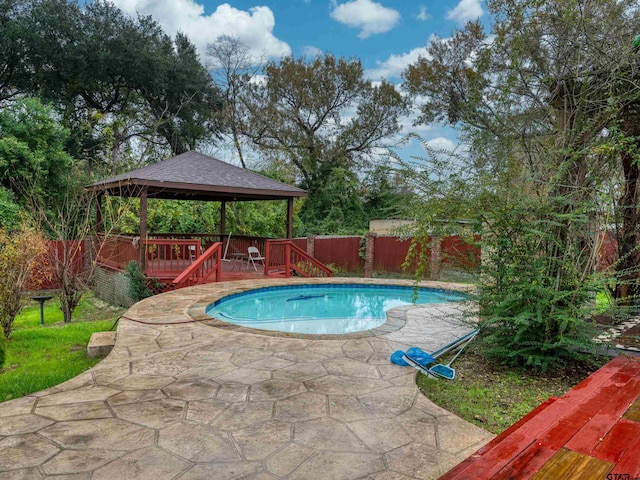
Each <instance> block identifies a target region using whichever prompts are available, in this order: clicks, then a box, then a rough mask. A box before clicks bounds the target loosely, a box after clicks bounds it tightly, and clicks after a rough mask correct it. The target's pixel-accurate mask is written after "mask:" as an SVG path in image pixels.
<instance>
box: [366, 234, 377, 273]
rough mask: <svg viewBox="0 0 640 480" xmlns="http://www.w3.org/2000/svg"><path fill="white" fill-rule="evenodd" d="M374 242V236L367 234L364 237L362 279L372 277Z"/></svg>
mask: <svg viewBox="0 0 640 480" xmlns="http://www.w3.org/2000/svg"><path fill="white" fill-rule="evenodd" d="M375 241H376V234H375V233H373V232H369V233H367V234H366V235H365V252H364V277H365V278H371V277H373V260H374V255H375V252H374V248H373V247H374V244H375Z"/></svg>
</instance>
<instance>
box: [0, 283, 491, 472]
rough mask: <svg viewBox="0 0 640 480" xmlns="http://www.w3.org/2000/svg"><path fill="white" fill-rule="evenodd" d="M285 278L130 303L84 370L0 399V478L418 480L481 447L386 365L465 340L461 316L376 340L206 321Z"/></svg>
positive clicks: (437, 311) (406, 312) (389, 329)
mask: <svg viewBox="0 0 640 480" xmlns="http://www.w3.org/2000/svg"><path fill="white" fill-rule="evenodd" d="M316 281H320V280H316ZM361 281H362V280H360V279H357V280H356V279H330V280H323V282H361ZM298 282H299V280H296V279H290V280H277V281H274V280H269V281H266V282H264V281H242V282H230V283H225V284H210V285H205V286H199V287H193V288H188V289H183V290H179V291H176V292H171V293H167V294H163V295H160V296H156V297H152V298H149V299H147V300H144V301H142V302H140V303H138V304H136V305H134V306H133V307H132V308H131V309H129V310H128V311H127V312H126V313H125V315H124V317H123V318H122V319H121V320H120V323H119V326H118V334H117V342H116V347H115V348H114V350H113V351H112V353H111V354H110V355H109V356H108V357H107V358H106V359H105V360H103V361H102V362H101V363H99V364H98V365H97V366H96V367H94V368H93V369H91V370H90V371H88V372H85V373H84V374H82V375H80V376H78V377H76V378H74V379H72V380H70V381H68V382H66V383H64V384H62V385H59V386H57V387H54V388H51V389H49V390H46V391H42V392H38V393H34V394H31V395H29V396H26V397H23V398H20V399H17V400H13V401H9V402H5V403H0V478H3V479H30V478H56V479H58V478H60V479H62V478H64V479H74V480H75V479H92V480H99V479H109V480H117V479H125V478H126V479H147V478H148V479H153V480H163V479H181V480H187V479H216V480H218V479H219V480H231V479H241V478H242V479H255V480H258V479H260V480H267V479H313V480H316V479H318V480H320V479H331V480H338V479H377V480H402V479H430V478H437V477H439V476H440V475H442V474H443V473H445V472H446V471H447V470H448V469H449V468H451V467H452V466H454V465H455V464H457V463H458V462H459V461H461V460H463V459H464V458H466V457H467V456H468V455H470V454H471V453H473V452H475V451H476V450H477V449H478V448H479V447H480V446H482V445H484V444H485V443H486V442H488V441H489V440H490V439H491V435H490V434H488V433H487V432H485V431H483V430H481V429H480V428H477V427H475V426H473V425H470V424H468V423H467V422H464V421H463V420H461V419H460V418H458V417H456V416H454V415H452V414H451V413H449V412H447V411H445V410H443V409H441V408H439V407H437V406H436V405H434V404H433V403H431V402H430V401H429V400H428V399H427V398H425V397H424V396H423V395H422V394H420V392H419V391H418V389H417V388H416V385H415V370H412V369H410V368H409V367H399V366H396V365H392V364H391V363H390V362H389V355H390V354H391V353H392V352H393V351H395V350H397V349H403V350H404V349H406V348H408V347H410V346H415V345H417V346H420V347H421V348H423V349H425V350H427V351H433V350H435V349H437V348H439V347H441V346H443V345H445V344H446V343H448V342H450V341H451V340H453V339H454V338H457V337H459V336H460V335H461V334H463V333H466V332H468V331H469V330H470V327H469V326H468V325H467V326H465V325H463V324H462V323H461V322H460V321H459V318H461V317H462V316H463V311H462V310H464V308H465V307H464V306H460V305H454V304H440V305H437V306H425V307H421V306H411V307H400V308H397V309H394V310H392V311H391V313H390V314H389V319H388V321H387V323H386V324H384V325H383V326H382V327H380V328H378V329H375V330H372V331H368V332H362V333H359V334H350V335H345V336H335V337H325V336H309V335H307V336H292V335H286V334H277V333H268V332H259V331H257V330H249V329H244V328H240V327H233V328H229V327H228V325H227V324H223V323H222V322H217V321H215V320H211V319H208V318H207V317H206V316H204V307H205V306H206V305H207V304H208V303H209V302H211V301H213V300H214V299H216V298H219V297H220V296H223V295H226V294H229V293H234V292H237V291H242V290H246V289H249V288H255V287H257V286H265V285H267V284H268V285H269V286H272V285H276V284H292V283H298ZM375 283H384V281H378V282H375ZM390 283H394V284H398V283H401V282H398V281H393V282H390ZM425 285H427V286H436V287H438V286H441V285H438V284H433V283H431V284H425Z"/></svg>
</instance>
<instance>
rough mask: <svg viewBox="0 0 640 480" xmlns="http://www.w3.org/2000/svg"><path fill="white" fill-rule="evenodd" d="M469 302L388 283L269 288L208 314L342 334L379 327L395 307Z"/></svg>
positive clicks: (264, 326)
mask: <svg viewBox="0 0 640 480" xmlns="http://www.w3.org/2000/svg"><path fill="white" fill-rule="evenodd" d="M416 293H417V298H414V295H415V294H416ZM464 298H465V296H464V295H463V294H460V293H456V292H449V291H445V290H433V289H427V288H419V289H417V290H416V289H414V288H413V287H395V286H386V285H350V284H349V285H338V284H334V285H303V286H288V287H268V288H261V289H258V290H250V291H247V292H243V293H239V294H235V295H229V296H227V297H224V298H221V299H220V300H218V301H217V302H215V303H213V304H211V305H209V307H207V314H208V315H209V316H211V317H214V318H217V319H219V320H223V321H225V322H229V323H233V324H236V325H242V326H244V327H251V328H257V329H261V330H275V331H278V332H293V333H316V334H339V333H350V332H359V331H362V330H369V329H372V328H375V327H378V326H380V325H382V324H383V323H384V322H385V320H386V311H387V310H389V309H390V308H393V307H398V306H400V305H408V304H411V303H414V301H415V303H418V304H425V303H442V302H451V301H456V300H462V299H464Z"/></svg>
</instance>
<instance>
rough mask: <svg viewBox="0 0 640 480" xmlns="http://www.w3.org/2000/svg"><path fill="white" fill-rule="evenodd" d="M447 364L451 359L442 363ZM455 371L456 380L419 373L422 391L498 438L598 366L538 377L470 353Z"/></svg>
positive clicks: (572, 366)
mask: <svg viewBox="0 0 640 480" xmlns="http://www.w3.org/2000/svg"><path fill="white" fill-rule="evenodd" d="M607 360H608V359H604V360H601V361H600V363H599V364H600V365H601V364H603V363H604V362H606V361H607ZM447 362H448V359H447V358H446V357H445V358H443V359H439V362H438V363H444V364H446V363H447ZM452 367H453V368H455V370H456V375H455V379H454V380H444V379H432V378H427V377H426V375H423V374H419V375H418V387H419V388H420V390H421V391H422V392H423V393H424V394H425V395H426V396H427V397H428V398H429V399H431V400H432V401H433V402H434V403H436V404H437V405H440V406H441V407H443V408H445V409H446V410H449V411H450V412H452V413H455V414H456V415H458V416H459V417H461V418H463V419H465V420H467V421H468V422H471V423H474V424H476V425H478V426H479V427H482V428H484V429H485V430H487V431H489V432H492V433H495V434H498V433H500V432H502V431H503V430H505V429H507V428H508V427H509V426H510V425H512V424H513V423H515V422H516V421H517V420H519V419H520V418H521V417H523V416H524V415H526V414H527V413H529V412H530V411H531V410H533V409H534V408H535V407H537V406H538V405H539V404H540V403H542V402H544V401H545V400H546V399H547V398H549V397H550V396H562V395H563V394H564V393H565V392H567V391H568V390H570V389H571V388H573V387H574V386H575V385H577V384H578V383H580V382H581V381H582V380H583V379H585V378H586V377H588V376H589V375H590V374H591V373H593V372H594V371H595V370H596V369H597V368H598V365H594V366H592V367H589V366H585V365H582V364H570V365H568V366H567V368H565V369H564V370H562V371H557V372H547V373H545V374H536V373H531V372H527V371H523V370H514V369H511V368H506V367H502V366H500V365H496V364H494V363H493V362H491V361H489V360H487V359H486V358H484V357H482V356H480V355H478V354H476V353H473V352H472V351H471V350H470V351H469V352H466V351H465V353H463V354H462V355H461V356H460V357H458V358H457V359H456V361H455V362H454V363H453V365H452Z"/></svg>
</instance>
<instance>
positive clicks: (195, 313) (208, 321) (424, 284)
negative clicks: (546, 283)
mask: <svg viewBox="0 0 640 480" xmlns="http://www.w3.org/2000/svg"><path fill="white" fill-rule="evenodd" d="M237 283H241V282H237ZM308 284H312V285H335V284H345V285H382V286H385V285H388V286H405V287H419V288H430V289H434V290H446V291H451V292H459V293H472V292H473V291H474V290H475V289H474V286H473V285H468V284H462V283H445V282H434V281H421V282H416V281H415V280H404V279H391V278H384V279H378V278H359V277H357V278H356V277H330V278H288V279H281V280H280V279H277V280H273V279H271V280H269V281H268V283H265V284H264V285H256V282H255V281H251V282H250V284H248V285H246V286H245V285H239V286H238V288H237V289H234V290H233V291H229V292H224V293H214V294H208V295H205V296H203V297H201V298H200V299H198V300H196V301H195V302H193V303H192V304H191V305H189V307H187V309H186V312H185V313H186V315H187V316H188V317H189V318H190V319H191V321H195V322H200V323H202V324H204V325H207V326H210V327H214V328H219V329H221V330H226V331H233V332H238V333H248V334H253V335H264V336H270V337H279V338H300V339H308V340H323V339H324V340H339V339H346V340H351V339H363V338H371V337H377V336H380V335H386V334H389V333H393V332H396V331H398V330H400V329H401V328H402V327H403V326H404V325H405V323H406V315H405V314H404V312H406V310H408V309H410V308H413V307H416V305H403V306H399V307H395V308H392V309H390V310H388V311H387V318H386V320H385V322H384V323H383V324H381V325H379V326H377V327H375V328H372V329H369V330H361V331H359V332H351V333H336V334H318V333H292V332H278V331H274V330H261V329H257V328H251V327H245V326H241V325H235V324H233V323H229V322H225V321H223V320H219V319H216V318H212V317H211V316H210V315H208V314H207V312H206V310H207V307H208V306H209V305H211V304H212V303H214V302H216V301H218V300H220V299H222V298H224V297H227V296H230V295H237V294H239V293H244V292H248V291H251V290H259V289H262V288H269V287H279V286H292V285H300V286H302V285H308ZM443 303H446V302H443ZM426 305H429V304H425V306H426ZM438 305H442V303H438ZM421 307H422V308H424V306H421Z"/></svg>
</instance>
